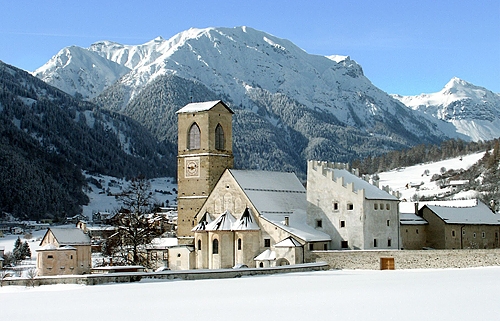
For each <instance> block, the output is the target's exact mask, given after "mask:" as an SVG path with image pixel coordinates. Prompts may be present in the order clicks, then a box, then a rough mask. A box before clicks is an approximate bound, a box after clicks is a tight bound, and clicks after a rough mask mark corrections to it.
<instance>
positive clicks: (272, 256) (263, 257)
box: [254, 249, 276, 261]
mask: <svg viewBox="0 0 500 321" xmlns="http://www.w3.org/2000/svg"><path fill="white" fill-rule="evenodd" d="M274 260H276V252H274V251H271V250H270V249H267V250H265V251H264V252H262V253H260V254H259V255H257V256H256V257H255V259H254V261H274Z"/></svg>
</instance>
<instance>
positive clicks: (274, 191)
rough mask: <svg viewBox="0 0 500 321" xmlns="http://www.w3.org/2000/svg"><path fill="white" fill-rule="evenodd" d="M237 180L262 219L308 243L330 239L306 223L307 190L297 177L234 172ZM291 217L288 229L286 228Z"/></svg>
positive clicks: (293, 175) (277, 173)
mask: <svg viewBox="0 0 500 321" xmlns="http://www.w3.org/2000/svg"><path fill="white" fill-rule="evenodd" d="M229 172H230V173H231V175H232V176H233V177H234V179H235V180H236V182H237V183H238V185H239V186H240V187H241V188H242V190H243V192H244V193H245V194H246V195H247V197H248V199H249V200H250V202H251V203H252V204H253V206H254V207H255V209H256V210H257V211H258V213H259V214H260V216H261V217H263V218H264V219H266V220H267V221H269V222H271V223H272V224H274V225H276V226H278V227H280V228H281V229H283V230H285V231H287V232H289V233H291V234H293V235H295V236H297V237H298V238H300V239H302V240H304V241H308V242H310V241H327V240H330V239H331V238H330V236H328V234H325V233H323V232H320V231H318V230H316V229H314V228H312V227H311V226H309V225H307V223H306V210H307V199H306V190H305V188H304V186H303V185H302V183H301V182H300V181H299V179H298V178H297V176H295V174H294V173H285V172H271V171H251V170H234V169H230V170H229ZM286 216H287V217H289V223H288V225H285V224H284V221H285V217H286Z"/></svg>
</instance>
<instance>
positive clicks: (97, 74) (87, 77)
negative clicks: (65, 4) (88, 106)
mask: <svg viewBox="0 0 500 321" xmlns="http://www.w3.org/2000/svg"><path fill="white" fill-rule="evenodd" d="M129 71H130V69H129V68H127V67H126V66H124V65H120V64H117V63H115V62H113V61H111V60H109V59H105V58H103V57H101V56H100V55H98V54H96V53H94V52H92V51H89V50H87V49H83V48H80V47H76V46H71V47H67V48H64V49H62V50H61V51H59V52H58V53H57V55H55V56H54V57H52V58H51V59H50V60H49V62H47V63H46V64H45V65H43V66H42V67H40V68H38V69H37V70H35V71H34V72H33V75H34V76H36V77H38V78H41V79H42V80H43V81H45V82H46V83H48V84H50V85H52V86H54V87H57V88H59V89H61V90H63V91H65V92H66V93H68V94H70V95H73V96H77V97H78V96H80V95H81V97H82V98H84V99H88V98H93V97H95V96H97V95H99V94H100V93H101V92H102V91H103V90H104V89H105V88H106V87H108V86H110V85H112V84H113V83H114V82H115V81H116V80H118V78H120V77H121V76H123V75H125V74H126V73H128V72H129Z"/></svg>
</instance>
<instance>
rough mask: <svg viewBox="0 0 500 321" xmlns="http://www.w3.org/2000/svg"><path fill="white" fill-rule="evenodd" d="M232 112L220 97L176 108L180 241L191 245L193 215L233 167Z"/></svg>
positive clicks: (178, 226)
mask: <svg viewBox="0 0 500 321" xmlns="http://www.w3.org/2000/svg"><path fill="white" fill-rule="evenodd" d="M233 114H234V112H233V111H232V110H231V109H230V108H229V107H228V106H227V105H226V104H224V102H222V101H221V100H218V101H208V102H201V103H191V104H187V105H186V106H184V107H183V108H181V109H179V110H178V111H177V120H178V147H177V149H178V150H177V184H178V194H177V206H178V208H177V210H178V217H177V238H178V241H179V244H185V245H188V244H189V245H192V244H193V241H194V238H193V237H194V233H193V232H191V229H192V228H193V227H194V226H195V225H196V224H197V222H195V215H196V214H198V211H199V210H200V208H201V207H202V206H203V204H204V203H205V200H206V199H207V198H208V195H210V193H211V192H212V189H213V188H214V186H215V184H216V183H217V182H218V180H219V178H220V177H221V175H222V173H223V172H224V171H225V170H226V169H227V168H232V167H233V138H232V134H233V132H232V116H233Z"/></svg>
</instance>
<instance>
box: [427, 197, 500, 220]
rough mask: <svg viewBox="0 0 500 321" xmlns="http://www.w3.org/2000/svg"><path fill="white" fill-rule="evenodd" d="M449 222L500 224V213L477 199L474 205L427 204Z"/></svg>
mask: <svg viewBox="0 0 500 321" xmlns="http://www.w3.org/2000/svg"><path fill="white" fill-rule="evenodd" d="M424 207H427V208H429V209H430V210H431V211H432V212H434V213H435V214H436V215H437V216H438V217H439V218H441V219H442V220H443V221H444V222H445V223H447V224H474V225H476V224H484V225H500V215H499V214H495V213H493V212H492V211H491V209H490V208H489V207H488V206H486V204H484V203H482V202H481V201H477V203H476V205H475V206H472V207H448V206H437V205H425V206H424Z"/></svg>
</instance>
